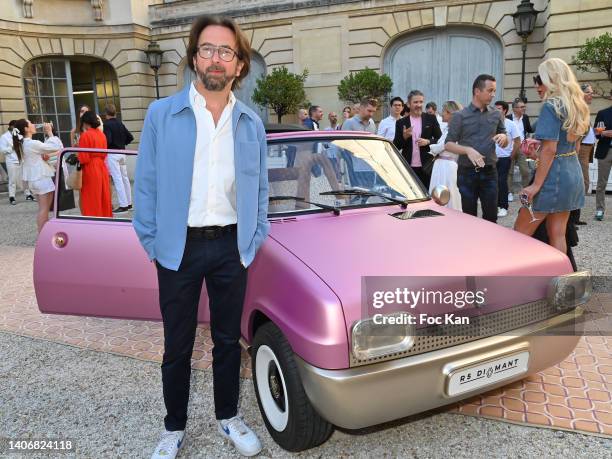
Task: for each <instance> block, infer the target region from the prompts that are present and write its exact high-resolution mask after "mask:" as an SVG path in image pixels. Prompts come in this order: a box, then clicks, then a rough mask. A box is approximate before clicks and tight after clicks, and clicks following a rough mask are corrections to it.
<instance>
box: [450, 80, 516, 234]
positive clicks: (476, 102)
mask: <svg viewBox="0 0 612 459" xmlns="http://www.w3.org/2000/svg"><path fill="white" fill-rule="evenodd" d="M495 90H496V82H495V78H494V77H493V76H491V75H486V74H483V75H478V76H477V77H476V79H475V80H474V84H473V85H472V103H470V105H469V106H467V107H465V108H464V109H463V110H461V111H458V112H455V113H454V114H453V117H452V118H451V121H450V123H449V126H448V135H447V136H446V144H445V148H446V150H448V151H450V152H451V153H455V154H457V155H459V160H458V166H459V167H458V170H457V186H458V187H459V192H460V193H461V206H462V208H463V212H465V213H466V214H470V215H474V216H476V215H477V214H478V213H477V204H478V200H479V199H480V205H481V206H482V216H483V218H484V219H485V220H488V221H490V222H493V223H496V222H497V169H496V167H495V163H496V162H497V156H496V155H495V144H497V145H499V146H500V147H502V148H503V147H506V146H507V145H508V143H509V139H508V136H506V127H505V126H504V120H503V119H502V116H501V113H500V112H499V111H497V110H495V109H491V108H489V104H490V103H491V101H492V100H493V97H494V96H495Z"/></svg>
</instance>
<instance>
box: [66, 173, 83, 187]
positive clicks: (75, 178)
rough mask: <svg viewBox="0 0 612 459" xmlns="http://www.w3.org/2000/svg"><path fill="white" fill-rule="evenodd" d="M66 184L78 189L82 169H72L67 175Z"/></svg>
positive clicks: (80, 183) (81, 184)
mask: <svg viewBox="0 0 612 459" xmlns="http://www.w3.org/2000/svg"><path fill="white" fill-rule="evenodd" d="M66 185H67V186H68V188H72V189H73V190H80V189H81V187H82V186H83V171H82V170H81V169H79V168H77V169H75V170H73V171H72V172H71V173H70V175H68V180H66Z"/></svg>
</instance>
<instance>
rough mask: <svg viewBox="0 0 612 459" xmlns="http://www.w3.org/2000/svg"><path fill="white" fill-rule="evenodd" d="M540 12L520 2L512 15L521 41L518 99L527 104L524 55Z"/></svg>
mask: <svg viewBox="0 0 612 459" xmlns="http://www.w3.org/2000/svg"><path fill="white" fill-rule="evenodd" d="M538 13H541V11H538V10H536V9H535V8H534V7H533V3H531V2H530V1H529V0H521V3H520V4H519V6H518V7H517V8H516V13H514V14H513V15H512V17H513V18H514V28H515V29H516V33H517V34H518V35H519V36H520V37H521V38H522V39H523V46H522V49H523V67H522V70H521V92H520V93H519V98H520V99H521V100H522V101H523V102H527V97H525V54H526V53H527V37H528V36H529V35H531V32H533V29H535V23H536V18H537V16H538Z"/></svg>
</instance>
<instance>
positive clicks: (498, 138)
mask: <svg viewBox="0 0 612 459" xmlns="http://www.w3.org/2000/svg"><path fill="white" fill-rule="evenodd" d="M493 141H494V142H495V143H496V144H497V145H499V146H500V147H502V148H506V147H507V146H508V142H509V141H508V136H507V135H506V134H497V135H495V136H493Z"/></svg>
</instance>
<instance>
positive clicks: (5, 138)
mask: <svg viewBox="0 0 612 459" xmlns="http://www.w3.org/2000/svg"><path fill="white" fill-rule="evenodd" d="M0 153H4V157H5V160H6V164H19V158H18V157H17V153H15V150H13V135H12V134H11V133H10V131H6V132H5V133H4V134H2V136H0Z"/></svg>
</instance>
